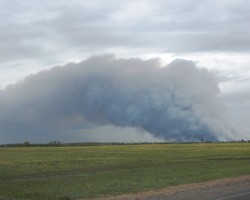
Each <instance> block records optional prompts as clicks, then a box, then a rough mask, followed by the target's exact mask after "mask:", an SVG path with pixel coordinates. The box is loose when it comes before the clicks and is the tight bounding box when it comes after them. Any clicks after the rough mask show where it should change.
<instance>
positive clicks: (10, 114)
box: [0, 55, 232, 141]
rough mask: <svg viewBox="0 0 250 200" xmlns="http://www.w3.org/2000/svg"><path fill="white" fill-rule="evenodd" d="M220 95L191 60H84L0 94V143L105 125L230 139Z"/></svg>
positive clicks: (167, 136) (209, 76)
mask: <svg viewBox="0 0 250 200" xmlns="http://www.w3.org/2000/svg"><path fill="white" fill-rule="evenodd" d="M219 92H220V91H219V88H218V85H217V82H216V81H215V78H214V75H213V74H212V73H210V72H208V71H207V70H206V69H204V68H197V67H196V66H195V64H194V63H193V62H191V61H186V60H175V61H173V62H172V63H170V64H169V65H168V66H165V67H161V66H160V64H159V60H157V59H151V60H146V61H144V60H141V59H116V58H114V56H112V55H105V56H99V57H91V58H89V59H87V60H84V61H82V62H80V63H78V64H74V63H69V64H67V65H65V66H63V67H55V68H52V69H51V70H48V71H42V72H40V73H38V74H35V75H30V76H29V77H27V78H26V79H25V80H23V81H22V82H18V83H16V84H14V85H9V86H8V87H6V88H5V89H4V90H2V91H1V93H0V109H1V111H0V133H1V135H0V137H1V140H2V141H7V140H8V139H10V138H18V139H20V140H21V139H22V138H24V136H27V137H28V136H31V135H32V136H33V137H37V138H46V137H47V138H50V135H53V134H60V133H63V132H65V131H67V132H71V133H72V134H74V132H78V133H79V130H82V129H85V128H89V129H91V128H93V127H100V126H106V125H112V126H116V127H135V128H138V129H141V130H145V131H147V132H149V133H151V134H153V135H154V136H155V137H162V138H165V139H174V140H180V141H197V140H200V139H201V138H204V139H206V140H223V139H229V138H232V130H231V128H229V127H228V125H227V124H226V122H225V117H224V116H223V113H224V111H223V105H222V103H221V102H220V99H219V96H218V95H219ZM8 141H9V140H8Z"/></svg>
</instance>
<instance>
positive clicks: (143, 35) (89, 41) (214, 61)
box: [0, 0, 250, 142]
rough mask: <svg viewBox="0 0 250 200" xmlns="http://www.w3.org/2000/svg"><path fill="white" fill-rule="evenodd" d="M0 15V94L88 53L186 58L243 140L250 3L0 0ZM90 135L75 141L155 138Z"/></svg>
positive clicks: (247, 115) (249, 102)
mask: <svg viewBox="0 0 250 200" xmlns="http://www.w3.org/2000/svg"><path fill="white" fill-rule="evenodd" d="M0 15H1V20H0V28H1V31H0V40H1V43H0V62H1V65H0V86H1V88H4V87H6V86H7V85H9V84H11V83H16V82H18V81H20V80H23V79H25V77H26V76H28V75H30V74H35V73H37V72H39V71H41V70H48V69H51V68H53V67H54V66H58V65H64V64H67V63H72V62H76V63H78V62H80V61H82V60H85V59H86V58H88V57H89V56H92V55H104V54H114V55H115V57H117V58H140V59H142V60H147V59H152V58H160V59H161V61H160V62H161V63H162V65H166V64H168V63H171V62H172V61H173V60H175V59H186V60H192V61H194V62H195V63H196V65H197V66H198V67H205V68H207V69H208V70H209V71H210V72H213V73H215V74H216V79H217V81H218V83H219V85H218V86H219V88H220V91H221V93H220V94H219V96H220V98H221V99H222V100H223V102H224V104H225V106H226V109H227V110H228V113H229V114H228V118H229V121H231V123H232V124H233V125H234V126H235V127H236V129H237V130H239V131H238V132H239V134H238V136H237V139H238V138H244V139H250V125H249V119H250V112H249V110H250V92H249V91H250V37H249V36H250V29H249V27H250V1H247V0H230V1H228V0H204V1H199V0H190V1H185V0H176V1H171V0H154V1H151V0H137V1H132V0H128V1H120V0H93V1H81V0H72V1H70V2H69V1H66V0H60V1H49V0H42V1H38V0H26V1H21V0H9V1H4V0H0ZM112 130H113V131H116V132H120V136H119V134H116V135H115V136H114V135H113V134H110V132H112ZM91 131H92V132H93V133H89V132H91ZM91 131H89V130H88V133H85V136H81V134H80V133H79V134H78V135H77V137H78V139H79V140H88V141H98V140H106V141H110V140H112V139H113V140H115V141H130V142H131V141H144V140H145V141H160V140H161V139H160V138H153V137H151V136H150V135H149V134H148V133H146V132H145V133H143V132H142V131H140V132H139V133H137V132H136V131H133V130H132V129H131V128H129V130H128V132H129V135H128V136H127V137H125V136H124V134H123V133H122V132H124V130H119V128H112V127H110V126H105V127H104V129H101V128H100V127H98V128H96V129H92V130H91ZM34 138H35V137H34ZM34 138H32V140H34V141H47V139H46V138H43V137H42V136H39V137H37V138H39V139H37V140H35V139H34ZM65 138H67V139H65V140H68V141H70V140H71V139H70V138H71V136H67V137H65ZM131 138H133V139H131ZM0 139H1V138H0ZM23 139H24V140H25V139H29V137H27V138H25V137H24V138H23ZM49 139H54V138H53V137H52V138H49ZM55 139H56V138H55ZM20 140H21V139H20ZM72 140H74V139H72ZM6 141H7V142H11V141H12V140H11V138H9V139H8V140H7V139H6ZM13 141H14V140H13Z"/></svg>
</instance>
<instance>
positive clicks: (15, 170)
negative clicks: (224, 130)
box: [0, 143, 250, 200]
mask: <svg viewBox="0 0 250 200" xmlns="http://www.w3.org/2000/svg"><path fill="white" fill-rule="evenodd" d="M248 174H250V144H248V143H234V144H230V143H221V144H145V145H116V146H113V145H107V146H83V147H16V148H0V199H1V200H3V199H6V200H7V199H13V200H14V199H15V200H16V199H34V200H35V199H36V200H40V199H41V200H42V199H43V200H44V199H46V200H50V199H51V200H55V199H58V200H67V199H78V198H93V197H98V196H101V195H116V194H122V193H131V192H138V191H143V190H148V189H153V188H164V187H168V186H174V185H179V184H185V183H192V182H200V181H208V180H212V179H218V178H225V177H234V176H240V175H248Z"/></svg>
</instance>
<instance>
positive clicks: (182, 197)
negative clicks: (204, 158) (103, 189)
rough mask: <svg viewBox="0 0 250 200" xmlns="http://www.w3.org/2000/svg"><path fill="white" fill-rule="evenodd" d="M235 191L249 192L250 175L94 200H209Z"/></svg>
mask: <svg viewBox="0 0 250 200" xmlns="http://www.w3.org/2000/svg"><path fill="white" fill-rule="evenodd" d="M237 191H250V175H248V176H241V177H235V178H226V179H219V180H214V181H208V182H202V183H193V184H186V185H180V186H176V187H168V188H165V189H159V190H149V191H145V192H139V193H134V194H124V195H120V196H108V197H107V196H106V197H102V198H97V199H95V200H199V199H203V200H210V199H216V198H219V197H222V196H224V195H227V194H232V193H234V192H237Z"/></svg>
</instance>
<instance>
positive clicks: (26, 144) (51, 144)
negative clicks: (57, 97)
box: [0, 140, 250, 147]
mask: <svg viewBox="0 0 250 200" xmlns="http://www.w3.org/2000/svg"><path fill="white" fill-rule="evenodd" d="M190 143H216V142H211V141H201V142H135V143H125V142H124V143H123V142H110V143H104V142H75V143H62V142H61V141H59V140H55V141H50V142H49V143H40V144H39V143H30V142H29V141H25V142H23V143H15V144H1V145H0V147H67V146H103V145H138V144H190ZM218 143H250V140H233V141H224V142H218Z"/></svg>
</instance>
